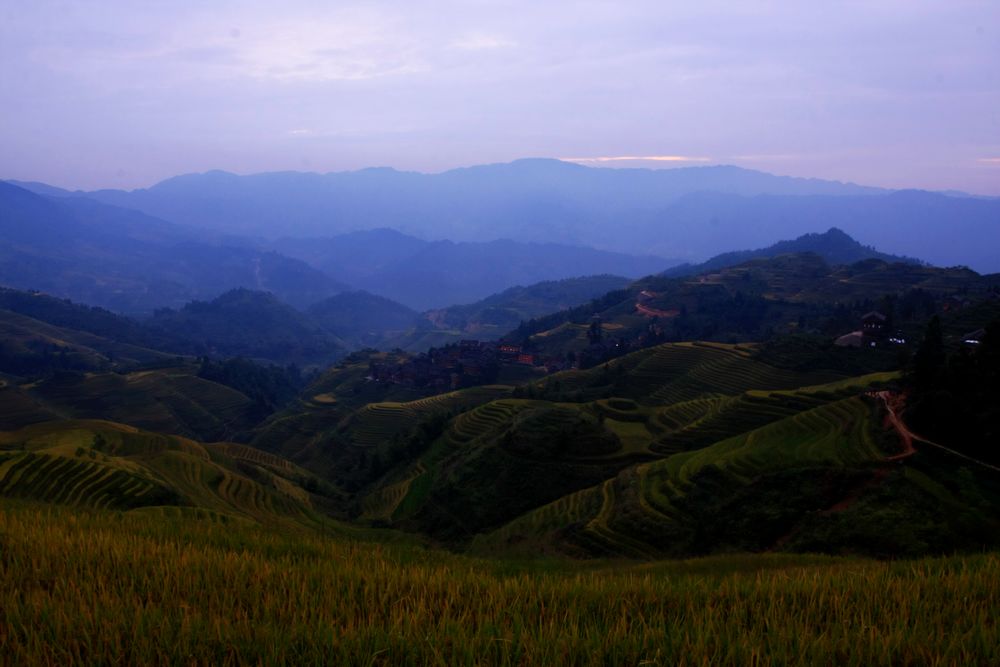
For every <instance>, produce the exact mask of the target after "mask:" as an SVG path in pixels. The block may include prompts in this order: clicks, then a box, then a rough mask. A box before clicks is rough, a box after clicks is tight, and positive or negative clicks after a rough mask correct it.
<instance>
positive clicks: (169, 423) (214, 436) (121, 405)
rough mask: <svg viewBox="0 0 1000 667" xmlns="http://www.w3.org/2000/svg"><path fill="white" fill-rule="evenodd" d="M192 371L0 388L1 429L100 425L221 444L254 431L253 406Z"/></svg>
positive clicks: (59, 377) (71, 376) (68, 378)
mask: <svg viewBox="0 0 1000 667" xmlns="http://www.w3.org/2000/svg"><path fill="white" fill-rule="evenodd" d="M197 370H198V369H197V366H191V365H185V366H176V367H168V368H160V369H150V370H143V371H135V372H132V373H124V374H119V373H107V372H106V373H81V372H61V373H57V374H55V375H52V376H50V377H48V378H45V379H42V380H38V381H35V382H32V383H28V384H20V385H16V384H11V385H8V386H6V387H0V424H4V425H5V426H6V427H7V428H12V427H17V426H26V425H28V424H33V423H37V422H43V421H48V420H53V419H104V420H108V421H115V422H121V423H125V424H129V425H131V426H135V427H137V428H142V429H145V430H150V431H157V432H163V433H172V434H175V435H182V436H187V437H191V438H197V439H201V440H222V439H226V438H230V437H232V436H233V435H234V434H236V433H238V432H239V431H241V430H245V429H248V428H250V427H251V426H253V425H254V423H255V420H256V414H255V410H254V404H253V401H251V399H250V398H248V397H247V396H246V395H244V394H242V393H241V392H239V391H236V390H235V389H232V388H230V387H227V386H224V385H221V384H218V383H216V382H210V381H208V380H204V379H202V378H200V377H198V375H197Z"/></svg>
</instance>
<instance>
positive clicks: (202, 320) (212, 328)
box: [145, 288, 346, 366]
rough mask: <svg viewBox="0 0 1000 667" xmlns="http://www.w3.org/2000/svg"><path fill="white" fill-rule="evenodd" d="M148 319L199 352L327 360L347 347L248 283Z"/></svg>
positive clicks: (304, 361) (317, 362) (283, 361)
mask: <svg viewBox="0 0 1000 667" xmlns="http://www.w3.org/2000/svg"><path fill="white" fill-rule="evenodd" d="M145 324H146V325H147V326H148V327H149V328H151V329H153V330H154V331H158V332H162V333H163V334H164V335H166V336H169V337H170V338H173V339H175V340H180V341H183V342H184V343H185V346H186V349H187V350H188V351H189V352H190V353H191V354H197V355H211V356H215V357H218V356H222V357H248V358H252V359H260V360H265V361H269V362H273V363H279V364H290V363H295V364H300V365H319V366H326V365H328V364H330V363H333V361H335V360H336V359H337V358H339V357H341V356H343V354H344V353H345V351H346V350H345V347H344V344H343V342H342V341H340V340H339V339H338V338H337V337H336V336H334V335H333V334H332V333H330V332H329V331H327V330H326V329H324V328H323V327H322V326H321V325H320V324H319V323H317V322H316V321H314V320H313V319H312V318H310V317H309V316H308V315H305V314H303V313H300V312H299V311H297V310H295V309H294V308H292V307H291V306H289V305H287V304H285V303H282V302H281V301H280V300H278V299H277V297H275V296H274V295H273V294H269V293H266V292H257V291H254V290H248V289H243V288H239V289H234V290H231V291H229V292H226V293H225V294H222V295H221V296H218V297H216V298H215V299H213V300H211V301H193V302H191V303H189V304H187V305H185V306H184V307H183V308H181V309H179V310H169V309H161V310H158V311H156V313H154V314H153V317H151V318H149V319H148V320H146V321H145Z"/></svg>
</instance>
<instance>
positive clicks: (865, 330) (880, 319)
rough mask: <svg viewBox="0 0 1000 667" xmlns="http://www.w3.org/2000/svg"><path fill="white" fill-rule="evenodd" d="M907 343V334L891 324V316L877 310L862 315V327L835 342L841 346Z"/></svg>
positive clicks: (876, 345) (875, 345)
mask: <svg viewBox="0 0 1000 667" xmlns="http://www.w3.org/2000/svg"><path fill="white" fill-rule="evenodd" d="M887 343H888V344H890V345H905V344H906V336H905V335H904V334H903V333H902V332H901V331H894V330H892V329H891V328H890V326H889V318H887V317H886V316H885V315H883V314H882V313H880V312H878V311H877V310H873V311H871V312H870V313H865V314H864V315H862V316H861V328H860V329H859V330H857V331H852V332H851V333H848V334H844V335H843V336H840V337H839V338H837V340H835V341H834V342H833V344H834V345H837V346H839V347H878V346H879V345H885V344H887Z"/></svg>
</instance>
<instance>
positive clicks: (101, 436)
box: [0, 421, 321, 526]
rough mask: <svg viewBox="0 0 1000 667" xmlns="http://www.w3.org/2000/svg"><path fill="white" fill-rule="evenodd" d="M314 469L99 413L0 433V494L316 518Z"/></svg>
mask: <svg viewBox="0 0 1000 667" xmlns="http://www.w3.org/2000/svg"><path fill="white" fill-rule="evenodd" d="M311 477H312V475H311V474H310V473H308V472H306V471H305V470H302V469H300V468H298V467H297V466H294V465H293V464H291V463H289V462H288V461H286V460H284V459H281V458H280V457H277V456H274V455H272V454H268V453H266V452H262V451H259V450H256V449H253V448H250V447H246V446H244V445H236V444H232V443H214V444H208V445H203V444H201V443H198V442H195V441H193V440H188V439H186V438H182V437H179V436H167V435H161V434H157V433H150V432H147V431H141V430H139V429H136V428H134V427H131V426H126V425H124V424H116V423H114V422H106V421H61V422H47V423H44V424H37V425H33V426H29V427H26V428H23V429H20V430H18V431H8V432H0V498H12V499H22V500H32V501H41V502H50V503H55V504H60V505H68V506H77V507H94V508H112V509H130V508H136V507H144V506H177V507H194V508H200V509H202V510H207V511H210V512H214V513H220V514H226V515H231V516H237V517H243V518H245V519H249V520H252V521H257V522H261V523H281V524H287V525H293V524H301V525H306V526H310V525H315V524H316V522H317V521H321V520H320V519H319V518H318V516H317V514H316V513H315V512H314V511H313V509H312V501H311V498H310V494H309V493H308V492H306V491H305V490H304V489H303V488H302V487H301V486H299V482H300V481H305V480H308V479H310V478H311Z"/></svg>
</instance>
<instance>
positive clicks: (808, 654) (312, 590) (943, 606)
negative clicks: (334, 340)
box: [0, 504, 1000, 665]
mask: <svg viewBox="0 0 1000 667" xmlns="http://www.w3.org/2000/svg"><path fill="white" fill-rule="evenodd" d="M223 521H224V519H223ZM998 611H1000V557H998V556H997V555H993V554H988V555H979V556H970V557H955V558H943V559H928V560H921V561H912V562H895V563H882V562H874V561H863V560H848V559H834V558H825V557H803V556H777V555H771V556H742V557H726V558H712V559H706V560H695V561H676V562H665V563H657V564H652V565H634V564H630V563H624V562H623V563H598V564H587V565H574V564H567V563H514V562H501V561H488V560H474V559H471V558H467V557H462V556H456V555H452V554H446V553H441V552H436V551H432V550H424V549H421V548H418V547H407V546H386V545H380V544H376V543H368V542H361V541H356V540H354V541H349V540H347V539H346V538H345V537H343V536H340V537H324V536H319V535H312V534H296V535H287V534H283V533H279V532H276V531H273V530H266V529H262V528H257V527H252V526H247V525H243V524H240V523H238V522H232V523H224V522H223V523H220V522H219V520H218V518H216V520H197V519H195V518H194V517H192V516H188V515H184V516H178V517H175V518H171V515H169V514H166V513H165V514H164V515H163V516H162V517H155V518H153V519H151V515H150V514H149V512H144V513H140V514H133V513H131V512H127V513H111V512H84V511H79V510H69V509H60V510H52V509H46V508H41V507H39V506H13V505H10V504H6V505H3V506H0V662H2V663H6V664H59V665H68V664H217V665H224V664H243V663H267V664H282V663H285V664H322V665H373V664H392V665H398V664H419V665H424V664H444V665H483V664H496V665H544V664H573V665H638V664H648V665H652V664H664V665H693V664H699V665H700V664H713V665H715V664H718V665H761V664H794V665H833V664H836V665H900V664H921V665H945V664H949V665H952V664H953V665H959V664H961V665H970V664H973V665H986V664H1000V635H998V626H997V619H998V617H1000V615H998V613H997V612H998Z"/></svg>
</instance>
